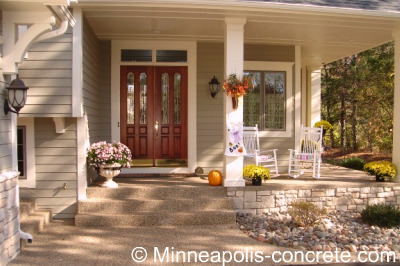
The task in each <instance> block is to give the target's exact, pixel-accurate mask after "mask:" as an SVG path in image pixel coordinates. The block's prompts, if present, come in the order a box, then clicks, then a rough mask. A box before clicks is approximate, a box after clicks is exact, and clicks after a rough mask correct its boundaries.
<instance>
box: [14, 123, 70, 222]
mask: <svg viewBox="0 0 400 266" xmlns="http://www.w3.org/2000/svg"><path fill="white" fill-rule="evenodd" d="M35 161H36V188H35V189H28V188H21V197H30V198H36V199H37V204H38V206H39V207H40V208H51V209H52V211H53V215H54V217H55V218H73V217H75V214H76V210H77V207H76V202H77V200H76V199H77V194H76V184H77V183H76V178H77V170H76V169H77V168H76V119H74V118H66V119H65V133H64V134H57V133H55V127H54V122H53V120H52V119H51V118H35ZM64 184H66V186H67V189H65V190H64V189H63V186H64Z"/></svg>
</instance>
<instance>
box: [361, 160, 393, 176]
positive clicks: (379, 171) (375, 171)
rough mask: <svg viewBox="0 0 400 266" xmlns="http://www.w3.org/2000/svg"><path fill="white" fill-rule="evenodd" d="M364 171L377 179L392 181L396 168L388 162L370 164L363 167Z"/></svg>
mask: <svg viewBox="0 0 400 266" xmlns="http://www.w3.org/2000/svg"><path fill="white" fill-rule="evenodd" d="M364 171H365V172H368V173H370V174H371V175H374V176H376V177H378V178H384V177H386V178H389V179H393V178H394V177H395V176H396V173H397V169H396V166H395V165H394V164H393V163H391V162H388V161H376V162H370V163H367V164H365V165H364Z"/></svg>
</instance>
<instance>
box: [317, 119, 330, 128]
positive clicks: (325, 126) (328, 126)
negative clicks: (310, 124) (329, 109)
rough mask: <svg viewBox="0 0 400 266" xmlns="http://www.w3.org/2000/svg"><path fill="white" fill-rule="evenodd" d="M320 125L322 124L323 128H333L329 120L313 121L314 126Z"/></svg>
mask: <svg viewBox="0 0 400 266" xmlns="http://www.w3.org/2000/svg"><path fill="white" fill-rule="evenodd" d="M321 126H322V128H323V129H324V130H330V129H333V126H332V125H331V123H329V122H328V121H326V120H321V121H318V122H317V123H315V125H314V127H321Z"/></svg>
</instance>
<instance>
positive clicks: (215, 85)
mask: <svg viewBox="0 0 400 266" xmlns="http://www.w3.org/2000/svg"><path fill="white" fill-rule="evenodd" d="M219 84H220V83H219V81H218V79H217V78H216V77H215V76H214V77H213V78H212V79H211V81H210V82H208V87H209V89H210V92H211V96H212V97H213V98H214V97H215V95H217V93H218V91H219Z"/></svg>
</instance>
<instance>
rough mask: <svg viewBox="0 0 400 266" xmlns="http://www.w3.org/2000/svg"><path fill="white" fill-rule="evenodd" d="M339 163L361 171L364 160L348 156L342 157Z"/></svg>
mask: <svg viewBox="0 0 400 266" xmlns="http://www.w3.org/2000/svg"><path fill="white" fill-rule="evenodd" d="M340 165H341V166H343V167H347V168H351V169H356V170H361V171H362V170H364V165H365V161H364V160H363V159H361V158H360V157H349V158H344V159H343V160H342V161H341V162H340Z"/></svg>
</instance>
